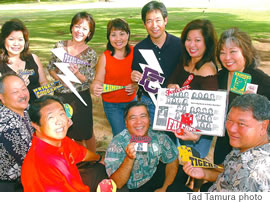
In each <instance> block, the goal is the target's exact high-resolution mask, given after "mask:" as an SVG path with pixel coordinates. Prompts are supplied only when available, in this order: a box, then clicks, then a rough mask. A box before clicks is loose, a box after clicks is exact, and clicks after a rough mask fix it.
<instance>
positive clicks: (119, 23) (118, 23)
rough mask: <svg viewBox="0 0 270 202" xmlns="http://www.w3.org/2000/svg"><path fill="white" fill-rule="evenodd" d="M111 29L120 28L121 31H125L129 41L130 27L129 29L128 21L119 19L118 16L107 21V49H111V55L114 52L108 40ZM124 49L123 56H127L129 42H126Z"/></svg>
mask: <svg viewBox="0 0 270 202" xmlns="http://www.w3.org/2000/svg"><path fill="white" fill-rule="evenodd" d="M112 30H121V31H124V32H126V33H127V34H128V41H129V38H130V29H129V26H128V23H127V22H126V21H125V20H123V19H120V18H116V19H114V20H110V21H109V22H108V24H107V40H108V43H107V50H109V51H111V55H112V56H113V55H114V53H115V50H114V47H113V46H112V44H111V42H110V34H111V32H112ZM125 49H126V53H125V57H127V56H128V55H129V53H130V47H129V43H127V45H126V47H125Z"/></svg>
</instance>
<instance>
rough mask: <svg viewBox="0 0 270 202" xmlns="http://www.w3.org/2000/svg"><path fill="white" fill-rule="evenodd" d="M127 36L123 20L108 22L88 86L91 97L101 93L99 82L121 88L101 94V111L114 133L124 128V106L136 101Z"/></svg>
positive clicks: (125, 24)
mask: <svg viewBox="0 0 270 202" xmlns="http://www.w3.org/2000/svg"><path fill="white" fill-rule="evenodd" d="M129 38H130V29H129V25H128V23H127V22H126V21H125V20H123V19H119V18H117V19H114V20H111V21H109V23H108V25H107V39H108V43H107V50H106V51H105V52H104V53H103V54H102V55H101V56H100V58H99V61H98V63H97V73H96V76H95V79H94V81H93V84H92V87H91V89H92V92H93V94H94V95H95V96H100V95H101V94H102V93H103V84H109V85H116V86H123V87H124V88H122V89H120V90H117V91H113V92H108V93H104V94H102V100H103V106H104V111H105V114H106V116H107V119H108V121H109V123H110V125H111V127H112V132H113V135H114V136H115V135H117V134H118V133H120V132H121V131H122V130H124V129H125V127H126V126H125V121H124V111H125V107H126V106H127V105H128V104H129V103H130V102H131V101H133V100H136V91H135V85H134V84H133V83H132V81H131V64H132V59H133V47H132V46H130V45H129V44H128V42H129Z"/></svg>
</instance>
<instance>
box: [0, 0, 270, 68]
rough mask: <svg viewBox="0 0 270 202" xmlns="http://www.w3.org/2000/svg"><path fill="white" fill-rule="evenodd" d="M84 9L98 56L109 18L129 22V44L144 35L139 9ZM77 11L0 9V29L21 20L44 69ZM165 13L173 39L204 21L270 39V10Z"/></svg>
mask: <svg viewBox="0 0 270 202" xmlns="http://www.w3.org/2000/svg"><path fill="white" fill-rule="evenodd" d="M41 1H42V0H41ZM71 2H72V1H68V2H66V3H71ZM83 2H85V1H83ZM87 2H88V1H87ZM51 3H52V2H49V4H51ZM58 3H59V2H58ZM63 3H64V2H63ZM54 4H55V2H54ZM85 10H86V11H88V12H89V13H91V14H92V15H93V16H94V19H95V21H96V32H95V35H94V38H93V39H92V41H90V43H89V44H90V46H91V47H92V48H94V49H95V50H96V51H97V53H98V55H100V54H101V53H102V52H103V51H104V49H105V45H106V24H107V22H108V21H109V20H110V19H112V18H116V17H120V18H125V19H126V20H127V21H128V23H129V25H130V28H131V44H136V43H137V42H138V41H140V40H141V39H143V38H144V37H145V36H146V34H147V33H146V31H145V29H144V27H143V24H142V21H141V19H140V9H139V8H121V9H115V8H114V9H109V8H105V9H104V8H102V9H85ZM79 11H82V10H63V11H59V10H57V11H48V10H44V9H43V10H9V11H5V10H2V11H0V26H1V25H2V24H3V23H4V22H5V21H7V20H9V19H11V18H14V17H16V18H19V19H21V20H22V21H24V22H25V24H26V26H27V28H28V29H29V31H30V48H31V50H32V52H33V53H35V54H37V55H38V56H39V57H40V59H41V61H42V63H43V64H44V67H46V66H47V63H48V60H49V57H50V54H51V53H50V49H52V48H53V46H54V44H55V43H56V42H57V41H59V40H65V39H70V37H71V35H70V33H69V24H70V21H71V18H72V17H73V15H74V14H76V13H77V12H79ZM168 11H169V21H168V24H167V31H168V32H170V33H172V34H174V35H176V36H180V34H181V31H182V29H183V27H184V26H185V25H186V24H187V23H188V22H189V21H191V20H193V19H198V18H205V19H209V20H211V21H212V22H213V24H214V26H215V28H216V30H217V32H218V35H220V33H221V32H222V31H224V30H226V29H228V28H231V27H239V28H240V29H242V30H243V31H246V32H248V33H249V34H250V35H251V37H252V38H253V39H255V40H256V39H266V38H269V37H270V34H269V33H270V21H269V17H270V11H250V10H228V9H227V10H226V9H206V10H205V9H187V8H169V9H168Z"/></svg>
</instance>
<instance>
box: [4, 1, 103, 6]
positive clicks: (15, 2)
mask: <svg viewBox="0 0 270 202" xmlns="http://www.w3.org/2000/svg"><path fill="white" fill-rule="evenodd" d="M97 1H98V0H77V1H76V3H90V2H97ZM70 3H74V0H40V2H37V0H0V5H5V4H41V5H43V4H70Z"/></svg>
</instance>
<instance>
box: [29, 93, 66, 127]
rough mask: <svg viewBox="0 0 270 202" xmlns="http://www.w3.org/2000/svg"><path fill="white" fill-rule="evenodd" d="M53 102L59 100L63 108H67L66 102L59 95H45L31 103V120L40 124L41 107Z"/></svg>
mask: <svg viewBox="0 0 270 202" xmlns="http://www.w3.org/2000/svg"><path fill="white" fill-rule="evenodd" d="M53 102H58V103H59V104H61V106H62V107H63V109H65V108H64V104H63V102H62V100H61V99H60V98H59V97H57V96H52V95H43V96H41V97H40V98H38V99H36V100H35V101H34V102H33V103H31V105H30V107H29V110H28V113H29V116H30V119H31V121H32V122H33V123H36V124H37V125H39V126H40V118H41V114H40V111H41V109H42V108H43V107H46V106H47V105H49V104H51V103H53Z"/></svg>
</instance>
